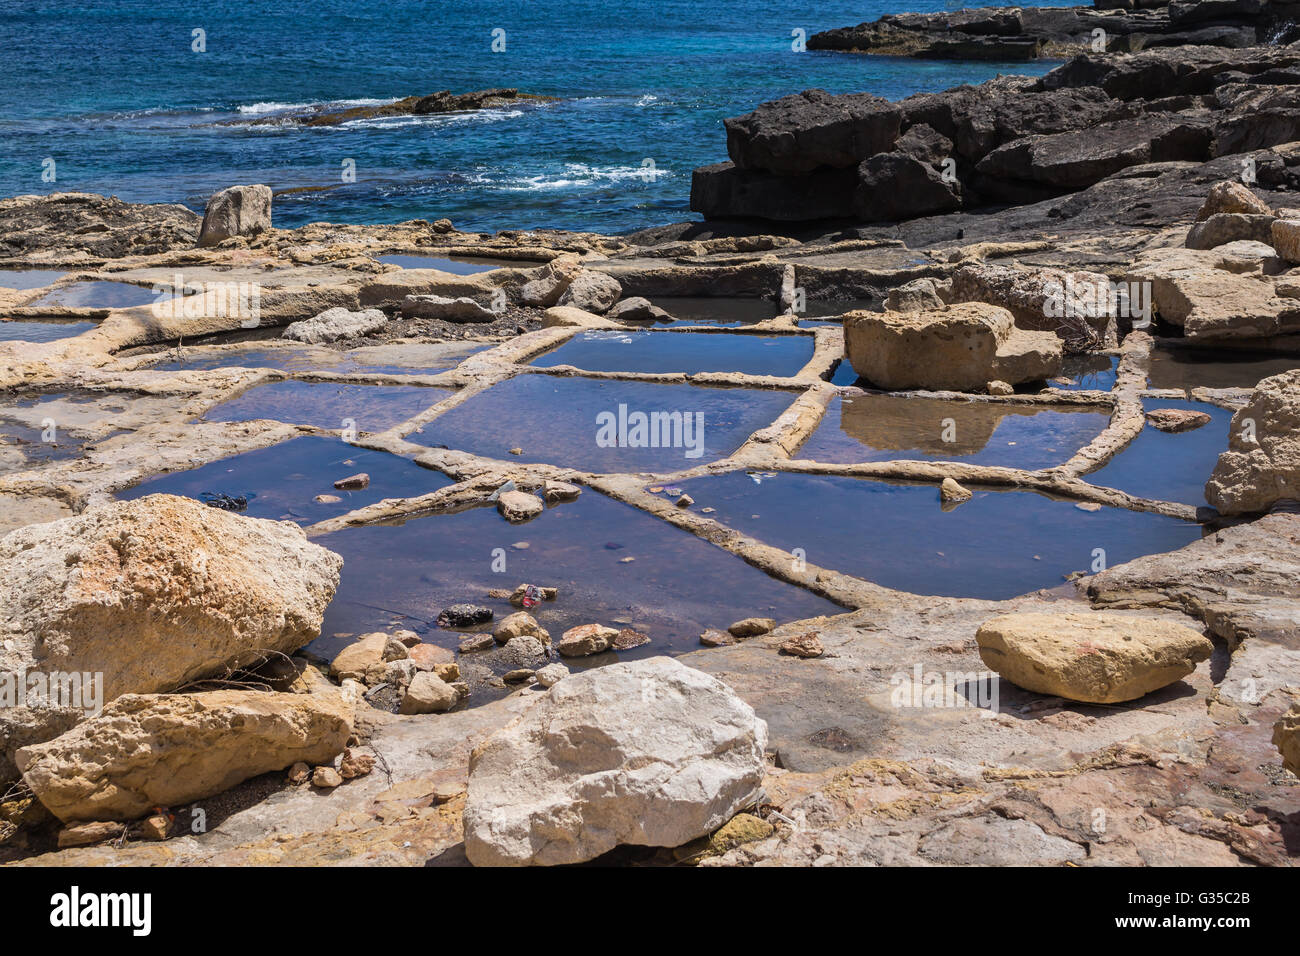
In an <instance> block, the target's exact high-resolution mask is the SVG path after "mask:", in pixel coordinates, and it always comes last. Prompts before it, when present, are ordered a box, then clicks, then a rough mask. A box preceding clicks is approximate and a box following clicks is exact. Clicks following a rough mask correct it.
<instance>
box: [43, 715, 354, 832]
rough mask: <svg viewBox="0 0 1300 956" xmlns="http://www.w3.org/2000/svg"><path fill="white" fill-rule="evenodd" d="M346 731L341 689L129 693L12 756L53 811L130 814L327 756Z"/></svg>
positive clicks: (66, 816) (89, 816) (62, 815)
mask: <svg viewBox="0 0 1300 956" xmlns="http://www.w3.org/2000/svg"><path fill="white" fill-rule="evenodd" d="M351 733H352V708H351V706H350V705H348V704H347V703H346V702H345V701H344V698H343V697H342V696H341V695H337V694H276V693H267V692H262V691H246V690H220V691H211V692H208V693H203V694H172V695H152V694H128V695H125V696H123V697H120V698H118V699H117V700H116V701H114V702H113V703H111V704H109V705H108V706H107V707H106V708H105V709H104V712H103V713H102V714H101V715H100V716H98V717H94V718H91V719H90V720H87V721H85V722H84V723H82V724H80V725H79V726H77V727H76V728H74V729H72V730H70V731H69V732H68V733H66V734H64V735H62V736H61V737H58V738H56V739H54V740H51V741H48V742H46V743H41V744H35V745H33V746H30V747H24V748H22V749H20V750H19V751H18V755H17V760H18V767H19V769H20V770H21V771H22V774H23V779H24V780H25V781H26V782H27V785H28V786H29V787H31V788H32V790H33V792H34V793H35V794H36V795H37V796H38V797H39V798H40V800H41V803H43V804H44V805H45V806H46V807H47V808H49V810H50V811H51V812H53V813H54V814H55V816H57V817H59V819H61V820H64V821H75V820H133V819H135V818H137V817H140V816H143V815H144V814H146V813H148V812H149V811H150V810H151V809H152V808H154V807H175V806H180V805H182V804H185V803H189V802H191V801H194V800H201V799H203V798H204V797H209V796H212V795H213V794H217V793H221V792H222V791H224V790H227V789H229V788H230V787H233V786H234V785H235V784H237V783H240V782H242V781H244V780H247V779H249V778H250V777H255V776H257V775H258V774H262V773H269V772H271V771H274V770H283V769H284V768H285V767H289V766H292V765H293V764H295V763H297V762H299V761H302V762H305V763H309V764H322V763H327V762H329V761H331V760H333V759H334V757H336V756H338V755H339V754H340V753H342V752H343V747H344V745H345V744H346V743H347V739H348V736H349V735H350V734H351Z"/></svg>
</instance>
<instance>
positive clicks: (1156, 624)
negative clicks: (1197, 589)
mask: <svg viewBox="0 0 1300 956" xmlns="http://www.w3.org/2000/svg"><path fill="white" fill-rule="evenodd" d="M975 640H976V642H977V643H978V644H979V649H980V659H981V660H983V661H984V663H985V664H987V665H988V666H989V667H990V668H992V669H993V670H995V671H997V672H998V674H1000V675H1001V676H1002V677H1003V678H1005V679H1006V680H1009V681H1011V683H1013V684H1015V685H1017V686H1018V687H1023V688H1024V689H1025V690H1031V691H1034V692H1036V693H1039V694H1050V695H1054V696H1057V697H1064V698H1065V699H1067V700H1078V701H1084V702H1087V703H1096V704H1115V703H1121V702H1123V701H1128V700H1136V699H1137V698H1139V697H1141V696H1143V695H1144V694H1148V693H1150V692H1151V691H1153V690H1158V689H1159V688H1161V687H1164V686H1166V685H1168V684H1172V683H1174V681H1177V680H1181V679H1182V678H1184V677H1186V676H1187V675H1188V674H1190V673H1192V671H1194V670H1196V665H1197V664H1198V663H1200V662H1201V661H1203V660H1206V659H1208V658H1209V656H1210V653H1211V652H1212V651H1213V650H1214V645H1213V644H1211V643H1210V640H1209V638H1207V637H1204V636H1203V635H1202V634H1201V633H1200V632H1199V631H1194V630H1192V629H1191V628H1190V627H1186V626H1184V625H1182V624H1173V623H1169V622H1166V621H1155V620H1149V619H1145V618H1137V617H1128V616H1125V615H1121V614H1115V613H1108V612H1097V613H1090V614H1086V613H1066V614H1042V613H1021V614H1006V615H1003V616H1001V617H995V618H993V619H992V620H990V621H986V622H985V623H984V624H983V626H981V627H980V629H979V631H978V632H977V633H976V635H975Z"/></svg>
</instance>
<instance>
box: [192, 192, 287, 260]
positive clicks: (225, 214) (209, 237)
mask: <svg viewBox="0 0 1300 956" xmlns="http://www.w3.org/2000/svg"><path fill="white" fill-rule="evenodd" d="M270 228H271V187H270V186H261V185H258V186H231V187H230V188H229V189H223V190H221V192H219V193H213V195H212V198H211V199H209V200H208V205H207V207H206V208H205V209H204V211H203V225H202V226H200V227H199V245H200V246H215V245H217V244H218V243H220V242H223V241H225V240H226V239H230V238H233V237H235V236H253V235H257V234H258V233H260V232H266V231H268V230H269V229H270Z"/></svg>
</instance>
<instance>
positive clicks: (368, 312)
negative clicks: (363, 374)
mask: <svg viewBox="0 0 1300 956" xmlns="http://www.w3.org/2000/svg"><path fill="white" fill-rule="evenodd" d="M387 322H388V316H386V315H384V313H382V312H380V311H379V310H378V309H365V310H363V311H361V312H350V311H348V310H347V309H344V308H341V307H340V308H334V309H326V310H325V311H324V312H322V313H320V314H319V315H317V316H315V317H314V318H310V319H302V320H301V321H298V322H291V323H290V324H289V325H288V327H287V328H286V329H285V330H284V335H283V336H282V338H286V339H292V340H293V341H295V342H306V343H308V344H309V345H322V344H324V343H326V342H337V341H338V340H339V339H349V338H355V337H357V336H360V335H369V334H370V333H371V332H374V331H376V330H378V329H381V328H383V327H384V325H385V324H386V323H387Z"/></svg>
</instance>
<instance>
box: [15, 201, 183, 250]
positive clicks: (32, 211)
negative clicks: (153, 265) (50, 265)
mask: <svg viewBox="0 0 1300 956" xmlns="http://www.w3.org/2000/svg"><path fill="white" fill-rule="evenodd" d="M200 222H201V220H200V218H199V217H198V216H197V215H195V214H194V213H193V212H191V211H190V210H188V209H186V208H185V207H184V206H180V205H175V204H171V203H166V204H158V205H148V206H146V205H136V204H133V203H125V202H122V200H120V199H118V198H117V197H115V196H99V195H96V194H94V193H51V194H49V195H48V196H15V197H14V198H12V199H4V200H0V257H3V258H12V257H18V256H24V255H28V254H30V253H33V252H39V251H41V250H44V249H51V248H58V249H60V250H63V251H65V252H72V251H77V250H80V251H82V252H85V253H88V254H89V255H92V256H99V257H102V258H105V259H116V258H120V257H122V256H133V255H154V254H156V253H160V252H168V251H170V250H172V249H183V248H188V247H190V246H193V245H194V242H195V240H196V239H197V238H198V234H199V223H200Z"/></svg>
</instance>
